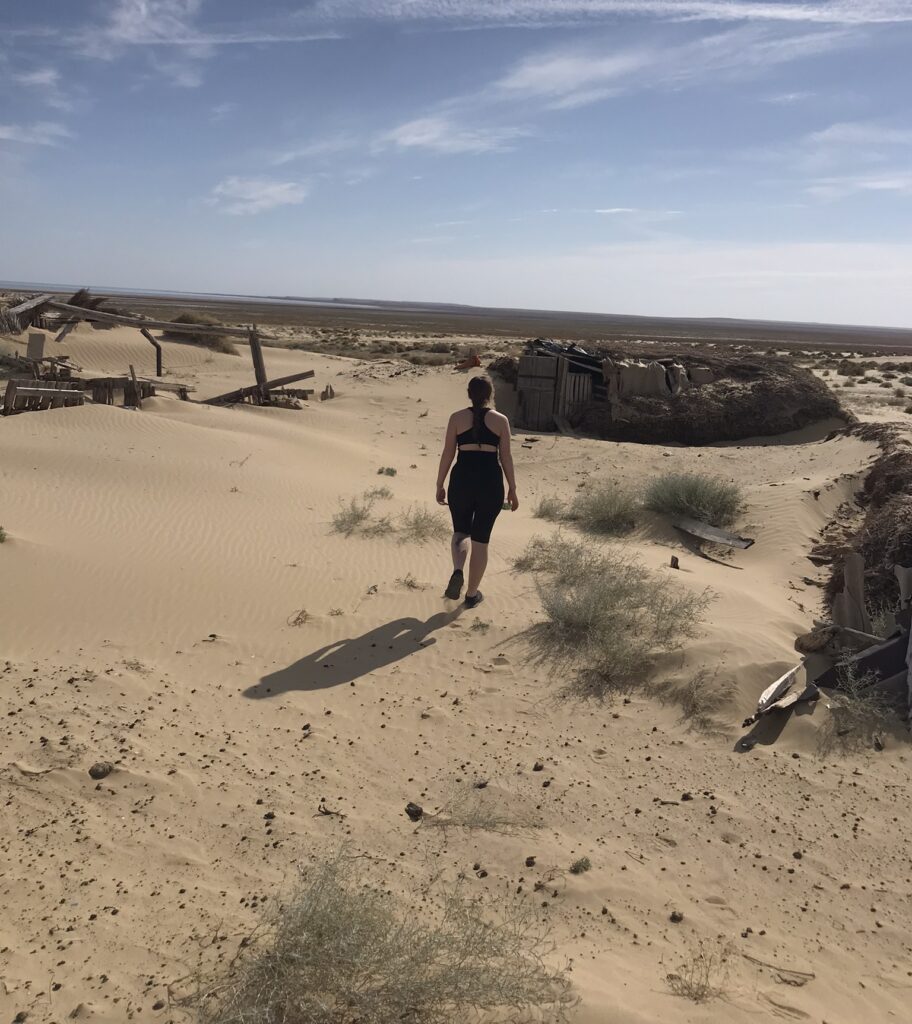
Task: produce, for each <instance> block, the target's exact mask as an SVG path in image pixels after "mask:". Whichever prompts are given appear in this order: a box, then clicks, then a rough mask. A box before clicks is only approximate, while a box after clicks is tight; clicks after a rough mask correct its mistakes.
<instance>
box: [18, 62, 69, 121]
mask: <svg viewBox="0 0 912 1024" xmlns="http://www.w3.org/2000/svg"><path fill="white" fill-rule="evenodd" d="M13 80H14V81H15V82H17V83H18V84H19V85H21V86H24V87H25V88H27V89H31V90H33V91H35V92H36V93H37V94H38V95H39V96H40V97H41V99H42V101H43V102H44V103H46V104H47V105H48V106H49V107H53V108H54V109H55V110H65V111H70V110H72V109H73V108H74V106H75V104H74V103H73V101H72V99H71V98H70V97H69V96H68V95H66V93H65V92H64V91H63V89H62V88H61V84H60V82H61V77H60V72H59V71H58V70H57V69H56V68H52V67H39V68H35V69H33V70H32V71H23V72H21V73H19V74H15V75H13Z"/></svg>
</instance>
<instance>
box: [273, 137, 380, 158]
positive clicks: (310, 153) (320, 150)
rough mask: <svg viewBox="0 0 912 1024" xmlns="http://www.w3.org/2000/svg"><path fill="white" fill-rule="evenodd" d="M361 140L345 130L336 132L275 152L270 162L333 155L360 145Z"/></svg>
mask: <svg viewBox="0 0 912 1024" xmlns="http://www.w3.org/2000/svg"><path fill="white" fill-rule="evenodd" d="M362 144H363V143H362V140H361V139H359V138H357V137H356V136H354V135H351V134H349V133H347V132H337V133H336V134H334V135H329V136H327V137H326V138H325V139H312V140H311V141H310V142H305V143H302V144H301V145H300V146H292V147H291V148H290V149H286V150H283V151H282V152H280V153H276V154H275V156H274V157H273V158H272V162H273V163H274V164H275V165H276V166H281V165H282V164H290V163H293V162H294V161H296V160H312V159H320V158H324V157H330V156H334V155H336V154H337V153H344V152H346V151H348V150H352V149H355V148H357V147H358V146H360V145H362Z"/></svg>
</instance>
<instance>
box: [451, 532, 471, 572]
mask: <svg viewBox="0 0 912 1024" xmlns="http://www.w3.org/2000/svg"><path fill="white" fill-rule="evenodd" d="M450 550H451V551H452V552H453V571H454V572H462V570H463V568H464V567H465V564H466V558H468V556H469V535H468V534H467V533H454V534H453V539H452V541H451V542H450Z"/></svg>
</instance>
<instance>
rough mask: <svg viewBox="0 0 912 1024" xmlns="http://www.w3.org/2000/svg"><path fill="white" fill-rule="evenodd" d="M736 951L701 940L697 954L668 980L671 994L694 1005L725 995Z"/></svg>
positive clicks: (717, 942) (727, 946) (696, 950)
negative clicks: (725, 984) (726, 983)
mask: <svg viewBox="0 0 912 1024" xmlns="http://www.w3.org/2000/svg"><path fill="white" fill-rule="evenodd" d="M732 952H733V949H732V947H731V945H730V944H729V943H722V942H720V941H716V942H706V941H703V940H701V941H700V942H699V943H698V945H697V948H696V949H695V950H694V952H693V953H692V954H691V955H690V956H689V957H688V959H687V960H685V961H684V963H682V964H681V966H680V967H679V968H678V970H677V973H676V974H669V975H667V976H666V979H665V980H666V981H667V982H668V985H669V987H670V988H671V991H672V992H674V994H675V995H676V996H683V997H684V998H685V999H690V1000H691V1001H692V1002H694V1003H706V1002H709V1000H711V999H715V998H717V997H718V996H720V995H722V992H723V988H722V986H723V984H724V982H725V977H726V975H727V973H728V962H729V960H730V959H731V955H732Z"/></svg>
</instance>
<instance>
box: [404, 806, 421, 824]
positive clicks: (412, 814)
mask: <svg viewBox="0 0 912 1024" xmlns="http://www.w3.org/2000/svg"><path fill="white" fill-rule="evenodd" d="M405 813H406V814H407V815H408V816H409V820H410V821H421V819H422V818H423V817H424V808H423V807H421V806H420V805H419V804H412V803H408V804H406V805H405Z"/></svg>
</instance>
